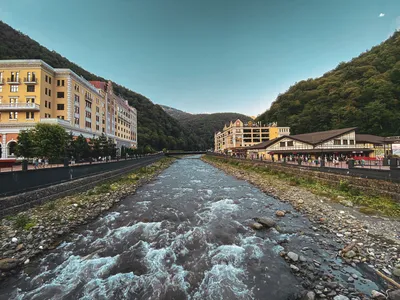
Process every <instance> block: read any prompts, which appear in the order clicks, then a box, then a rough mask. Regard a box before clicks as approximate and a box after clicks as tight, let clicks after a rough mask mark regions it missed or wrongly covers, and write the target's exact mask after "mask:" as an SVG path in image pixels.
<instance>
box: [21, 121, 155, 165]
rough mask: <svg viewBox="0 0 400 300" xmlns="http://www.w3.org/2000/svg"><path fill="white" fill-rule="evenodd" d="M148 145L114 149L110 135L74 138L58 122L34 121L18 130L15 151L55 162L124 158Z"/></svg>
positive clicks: (28, 156) (26, 155)
mask: <svg viewBox="0 0 400 300" xmlns="http://www.w3.org/2000/svg"><path fill="white" fill-rule="evenodd" d="M152 152H154V150H153V149H152V148H151V147H150V146H148V147H144V148H140V149H132V148H127V147H122V148H121V150H120V151H119V149H117V147H116V144H115V143H114V141H113V140H112V139H111V138H108V137H106V136H105V135H104V134H102V135H101V136H99V137H96V136H93V137H92V138H89V139H87V138H85V137H84V136H83V135H79V136H77V137H75V136H73V135H72V132H70V133H68V132H66V131H65V129H64V128H63V127H61V126H60V125H52V124H41V123H38V124H36V126H35V127H34V128H32V129H27V130H22V131H21V132H20V133H19V136H18V140H17V145H16V149H15V154H16V155H17V156H19V157H24V158H26V159H29V158H46V159H48V160H49V162H50V163H59V162H62V161H63V160H64V159H66V158H68V159H74V160H75V161H77V162H79V161H82V160H90V159H98V158H109V157H111V158H115V157H123V158H124V157H126V156H128V155H129V156H131V155H137V154H145V153H152Z"/></svg>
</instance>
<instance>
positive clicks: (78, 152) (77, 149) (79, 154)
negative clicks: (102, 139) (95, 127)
mask: <svg viewBox="0 0 400 300" xmlns="http://www.w3.org/2000/svg"><path fill="white" fill-rule="evenodd" d="M72 146H73V156H74V157H75V158H76V159H77V160H78V161H79V160H81V159H82V158H89V157H90V147H89V144H88V142H87V140H86V138H85V137H84V136H83V135H79V136H78V137H77V138H76V139H75V140H74V141H73V143H72Z"/></svg>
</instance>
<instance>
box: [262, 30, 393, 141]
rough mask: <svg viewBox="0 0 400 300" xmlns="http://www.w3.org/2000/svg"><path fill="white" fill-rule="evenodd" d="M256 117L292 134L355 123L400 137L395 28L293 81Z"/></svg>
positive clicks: (367, 131)
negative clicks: (345, 58) (366, 47)
mask: <svg viewBox="0 0 400 300" xmlns="http://www.w3.org/2000/svg"><path fill="white" fill-rule="evenodd" d="M257 120H258V121H264V122H273V121H277V122H278V125H280V126H290V127H291V132H292V133H293V134H298V133H305V132H312V131H321V130H329V129H336V128H344V127H353V126H355V127H358V128H359V130H360V132H365V133H370V134H377V135H400V32H396V33H394V35H393V36H392V37H390V38H389V39H388V40H386V41H385V42H383V43H381V44H380V45H378V46H375V47H373V48H372V49H371V50H370V51H367V52H365V53H362V54H361V55H360V56H358V57H356V58H354V59H352V60H351V61H350V62H347V63H340V64H339V65H338V66H337V67H336V68H335V69H334V70H332V71H330V72H327V73H326V74H324V75H323V76H322V77H320V78H316V79H308V80H304V81H301V82H299V83H296V84H295V85H293V86H292V87H290V88H289V90H288V91H286V92H285V93H283V94H281V95H279V96H278V97H277V99H276V100H275V101H274V102H273V103H272V105H271V107H270V109H269V110H267V111H266V112H264V113H263V114H262V115H260V116H259V117H258V118H257Z"/></svg>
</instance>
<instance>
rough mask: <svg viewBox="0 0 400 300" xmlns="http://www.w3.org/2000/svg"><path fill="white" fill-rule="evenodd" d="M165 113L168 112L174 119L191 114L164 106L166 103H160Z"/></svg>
mask: <svg viewBox="0 0 400 300" xmlns="http://www.w3.org/2000/svg"><path fill="white" fill-rule="evenodd" d="M160 106H161V107H162V108H163V109H164V110H165V112H166V113H167V114H169V115H170V116H171V117H173V118H174V119H177V120H180V119H183V118H187V117H190V116H192V114H190V113H187V112H184V111H182V110H179V109H176V108H173V107H170V106H166V105H160Z"/></svg>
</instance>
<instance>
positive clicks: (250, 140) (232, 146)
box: [214, 119, 290, 153]
mask: <svg viewBox="0 0 400 300" xmlns="http://www.w3.org/2000/svg"><path fill="white" fill-rule="evenodd" d="M284 134H286V135H289V134H290V128H289V127H278V126H277V124H276V123H271V124H269V125H262V124H261V123H260V122H253V121H249V122H247V123H243V122H242V121H241V120H239V119H238V120H236V121H235V122H230V123H229V124H228V125H225V126H224V128H223V130H222V131H220V132H217V133H216V134H215V136H214V143H215V146H214V151H215V152H218V153H234V152H240V151H245V148H246V147H249V146H253V145H256V144H259V143H261V142H265V141H269V140H270V139H274V138H277V137H280V136H282V135H284Z"/></svg>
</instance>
